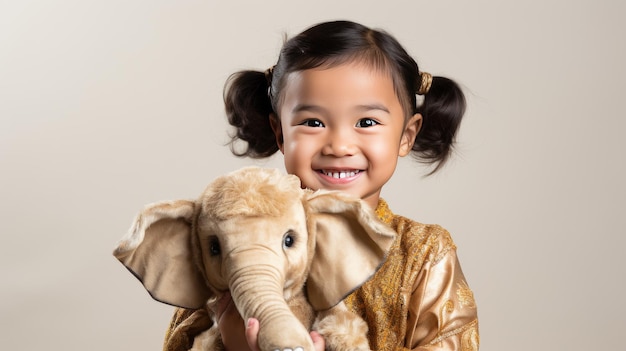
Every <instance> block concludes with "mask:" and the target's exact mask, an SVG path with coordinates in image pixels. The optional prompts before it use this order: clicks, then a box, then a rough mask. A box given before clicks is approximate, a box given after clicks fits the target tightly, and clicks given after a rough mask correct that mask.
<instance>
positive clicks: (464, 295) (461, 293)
mask: <svg viewBox="0 0 626 351" xmlns="http://www.w3.org/2000/svg"><path fill="white" fill-rule="evenodd" d="M457 287H458V289H457V290H456V297H457V299H458V300H459V303H461V307H463V306H467V307H470V308H475V307H476V301H475V300H474V293H473V292H472V289H470V287H469V286H468V285H467V283H466V282H465V280H463V281H461V282H460V283H458V284H457Z"/></svg>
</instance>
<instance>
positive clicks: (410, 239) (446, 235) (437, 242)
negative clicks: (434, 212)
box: [392, 215, 456, 263]
mask: <svg viewBox="0 0 626 351" xmlns="http://www.w3.org/2000/svg"><path fill="white" fill-rule="evenodd" d="M392 225H393V227H394V229H395V230H396V232H397V233H398V236H399V237H400V241H401V242H400V245H401V246H403V247H405V248H406V249H407V250H408V251H416V250H417V251H420V252H425V251H428V252H429V255H428V256H429V260H430V261H433V263H436V262H438V261H439V260H441V258H443V256H445V255H446V254H447V253H448V252H449V251H450V250H455V249H456V245H455V244H454V241H453V240H452V236H451V235H450V232H449V231H448V230H447V229H445V228H444V227H442V226H441V225H438V224H424V223H420V222H417V221H414V220H412V219H409V218H406V217H403V216H399V215H395V216H394V220H393V222H392Z"/></svg>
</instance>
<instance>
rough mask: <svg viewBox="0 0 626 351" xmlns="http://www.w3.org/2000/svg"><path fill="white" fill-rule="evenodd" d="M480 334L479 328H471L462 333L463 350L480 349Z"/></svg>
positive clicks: (476, 350) (472, 350) (475, 350)
mask: <svg viewBox="0 0 626 351" xmlns="http://www.w3.org/2000/svg"><path fill="white" fill-rule="evenodd" d="M479 346H480V336H479V335H478V328H477V327H474V328H469V329H468V330H466V331H464V332H463V334H461V351H478V347H479Z"/></svg>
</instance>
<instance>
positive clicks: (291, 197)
mask: <svg viewBox="0 0 626 351" xmlns="http://www.w3.org/2000/svg"><path fill="white" fill-rule="evenodd" d="M394 238H395V232H394V231H393V230H392V229H391V228H389V227H388V226H387V225H385V224H384V223H382V222H380V221H378V219H377V218H376V215H375V214H374V212H373V211H372V210H371V209H370V208H369V207H368V206H367V205H366V204H365V203H364V202H362V201H361V200H359V199H357V198H354V197H352V196H349V195H347V194H343V193H339V192H331V191H316V192H313V191H310V190H305V189H302V188H301V186H300V180H299V179H298V178H297V177H296V176H293V175H284V174H282V173H280V172H279V171H278V170H275V169H266V168H259V167H247V168H243V169H240V170H238V171H235V172H233V173H230V174H228V175H225V176H222V177H219V178H217V179H216V180H214V181H213V182H212V183H211V184H209V186H208V187H207V188H206V190H205V191H204V193H203V194H202V195H201V196H200V198H199V199H198V200H196V201H188V200H178V201H170V202H161V203H156V204H152V205H149V206H147V207H145V208H144V209H143V211H141V212H140V213H139V215H138V216H137V217H136V218H135V221H134V223H133V225H132V227H131V228H130V230H129V232H128V234H127V235H126V236H125V237H124V238H123V239H122V240H121V241H120V242H119V244H118V246H117V248H116V249H115V251H114V253H113V254H114V255H115V257H117V259H119V260H120V261H121V262H122V263H123V264H124V265H125V266H126V267H127V268H128V269H129V270H130V271H131V272H132V273H133V274H134V275H135V276H136V277H137V278H138V279H139V280H140V281H141V282H142V283H143V285H144V286H145V288H146V289H147V290H148V292H149V293H150V295H151V296H152V297H153V298H154V299H156V300H158V301H161V302H164V303H167V304H171V305H174V306H179V307H184V308H189V309H199V308H206V309H207V310H208V311H209V313H210V314H211V316H212V317H213V319H214V321H215V315H214V311H215V308H216V303H217V301H218V300H219V298H220V297H221V296H223V294H224V293H226V292H228V291H230V294H231V297H232V299H233V302H234V304H235V306H236V307H237V310H238V311H239V313H240V314H241V316H242V317H243V318H244V320H246V319H247V318H250V317H254V318H257V319H258V320H259V323H260V330H259V336H258V344H259V347H260V349H261V350H262V351H274V350H300V351H312V350H313V344H312V342H311V340H310V336H309V330H311V329H314V330H317V331H318V332H319V333H320V334H322V335H323V336H324V338H325V340H326V346H327V348H328V349H333V350H342V351H343V350H369V345H368V342H367V338H366V333H367V325H366V324H365V322H364V321H363V320H362V319H361V318H360V317H358V316H356V315H355V314H353V313H352V312H350V311H348V309H347V308H346V307H345V305H344V304H343V303H342V302H341V301H342V299H343V298H344V297H345V296H346V295H348V294H349V293H350V292H351V291H353V290H354V289H356V288H357V287H358V286H360V285H361V284H362V283H364V282H365V281H366V280H367V279H369V277H371V276H372V275H373V274H374V273H375V271H376V269H377V268H378V267H379V266H380V265H381V264H382V262H383V260H384V258H385V256H386V253H387V250H388V249H389V247H390V246H391V244H392V242H393V240H394ZM220 345H222V344H221V341H220V340H219V332H217V326H216V324H215V323H214V324H213V326H212V327H211V329H209V331H207V332H205V333H203V334H201V336H199V337H196V340H195V341H194V349H195V348H198V349H207V350H217V349H220V347H221V346H220Z"/></svg>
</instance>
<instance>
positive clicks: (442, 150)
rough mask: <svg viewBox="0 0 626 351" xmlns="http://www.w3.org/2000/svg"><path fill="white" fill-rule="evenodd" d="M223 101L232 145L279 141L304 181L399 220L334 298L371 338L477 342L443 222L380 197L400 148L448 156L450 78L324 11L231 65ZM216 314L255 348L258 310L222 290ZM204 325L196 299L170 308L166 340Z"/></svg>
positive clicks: (225, 328)
mask: <svg viewBox="0 0 626 351" xmlns="http://www.w3.org/2000/svg"><path fill="white" fill-rule="evenodd" d="M416 94H417V95H423V102H421V103H420V104H418V100H417V98H416ZM225 103H226V112H227V115H228V118H229V122H230V124H231V125H233V126H234V127H235V128H236V134H235V135H234V136H233V142H235V141H237V140H242V141H245V142H246V143H247V144H246V146H247V147H246V148H245V149H244V150H236V148H235V147H234V144H233V152H234V153H235V154H236V155H239V156H250V157H257V158H259V157H268V156H270V155H272V154H274V153H275V152H277V151H280V152H281V153H282V154H283V155H284V162H285V168H286V170H287V172H288V173H291V174H295V175H297V176H298V177H299V178H300V179H301V181H302V186H303V187H306V188H310V189H314V190H315V189H332V190H342V191H345V192H348V193H352V194H355V195H357V196H359V197H360V198H362V199H363V200H365V201H366V202H367V203H368V204H369V205H370V206H371V207H372V208H375V209H376V214H377V215H378V216H379V218H380V219H381V220H382V221H384V222H385V223H387V224H389V225H390V226H391V227H392V228H393V229H394V230H395V231H396V232H397V234H398V236H397V239H396V240H395V243H394V245H393V247H392V249H391V251H390V253H389V255H388V258H387V260H386V261H385V263H384V264H383V266H382V267H381V268H380V270H379V271H378V272H377V273H376V274H375V275H374V277H373V278H372V279H371V280H369V281H368V282H367V283H365V284H364V285H363V286H362V287H360V288H359V289H357V290H356V291H354V292H353V293H352V294H350V295H349V296H347V297H346V299H345V300H344V302H345V303H346V304H347V306H348V307H349V308H350V309H351V310H352V311H354V312H356V313H357V314H359V315H360V316H362V317H363V318H364V319H365V320H366V322H367V323H368V325H369V334H368V337H369V341H370V346H371V348H372V349H373V350H400V349H412V350H435V349H436V350H477V349H478V343H479V337H478V320H477V314H476V305H475V303H474V298H473V294H472V291H471V290H470V289H469V287H468V285H467V283H466V281H465V278H464V276H463V273H462V271H461V267H460V266H459V262H458V260H457V256H456V247H455V245H454V243H453V241H452V239H451V238H450V235H449V233H448V232H447V231H446V230H445V229H443V228H441V227H440V226H437V225H425V224H421V223H417V222H414V221H412V220H409V219H407V218H404V217H402V216H399V215H395V214H393V213H392V212H391V210H390V209H389V207H388V206H387V203H386V202H385V201H384V200H383V199H381V198H380V191H381V189H382V187H383V185H384V184H385V183H387V181H388V180H389V179H390V178H391V176H392V175H393V173H394V171H395V168H396V163H397V160H398V157H400V156H406V155H408V154H409V153H413V154H414V155H415V156H416V157H417V158H418V160H420V161H424V162H426V163H430V164H433V165H434V169H433V172H434V171H436V170H438V169H439V168H440V167H441V165H442V164H443V163H444V162H445V161H446V159H447V157H448V155H449V153H450V151H451V148H452V144H453V142H454V136H455V133H456V131H457V128H458V126H459V124H460V122H461V117H462V116H463V113H464V111H465V98H464V96H463V93H462V92H461V90H460V89H459V87H458V86H457V85H456V84H455V83H454V82H453V81H451V80H449V79H446V78H443V77H432V76H431V75H430V74H428V73H426V72H421V71H420V70H419V69H418V66H417V63H416V62H415V61H414V60H413V59H412V58H411V57H410V56H409V55H408V54H407V52H406V51H405V50H404V49H403V48H402V46H401V45H400V44H399V43H398V42H397V41H396V40H395V39H394V38H393V37H391V36H390V35H389V34H386V33H384V32H381V31H376V30H372V29H369V28H367V27H364V26H362V25H360V24H357V23H353V22H346V21H340V22H328V23H321V24H318V25H316V26H314V27H311V28H309V29H307V30H305V31H304V32H302V33H301V34H299V35H297V36H296V37H294V38H292V39H290V40H288V41H287V42H286V43H285V45H284V46H283V48H282V50H281V53H280V56H279V59H278V63H277V64H276V65H275V66H274V67H273V68H271V69H269V70H267V71H266V72H264V73H263V72H256V71H242V72H239V73H236V74H234V75H233V76H232V77H231V79H230V80H229V82H228V84H227V86H226V89H225ZM218 319H219V326H220V332H221V334H222V338H223V342H224V346H225V348H226V350H228V351H239V350H249V349H252V350H257V349H258V348H257V345H256V336H257V333H258V321H257V320H255V319H250V320H248V321H246V322H245V323H244V321H243V320H242V319H241V317H240V316H239V314H238V313H237V311H236V309H235V308H234V306H233V304H232V302H231V301H230V299H229V298H228V297H227V298H225V299H223V301H222V302H221V304H220V311H218ZM211 325H212V321H211V320H210V319H209V317H208V315H207V313H206V311H204V310H197V311H191V310H184V309H179V310H177V311H176V313H175V315H174V318H173V319H172V322H171V325H170V329H169V330H168V333H167V335H166V339H165V345H164V350H168V351H169V350H172V351H173V350H187V349H189V348H190V347H191V345H192V344H193V339H194V336H195V335H198V334H199V333H201V332H202V331H204V330H206V329H208V328H209V327H210V326H211ZM311 337H312V338H313V341H314V343H315V345H316V348H317V350H318V351H322V350H324V346H325V345H324V340H323V338H321V336H320V335H319V334H317V333H315V332H312V333H311Z"/></svg>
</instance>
